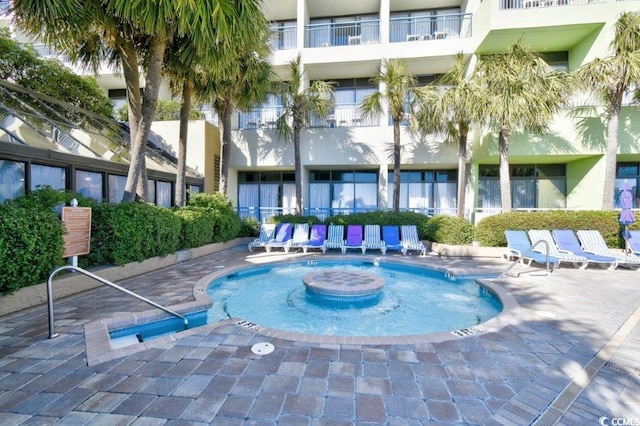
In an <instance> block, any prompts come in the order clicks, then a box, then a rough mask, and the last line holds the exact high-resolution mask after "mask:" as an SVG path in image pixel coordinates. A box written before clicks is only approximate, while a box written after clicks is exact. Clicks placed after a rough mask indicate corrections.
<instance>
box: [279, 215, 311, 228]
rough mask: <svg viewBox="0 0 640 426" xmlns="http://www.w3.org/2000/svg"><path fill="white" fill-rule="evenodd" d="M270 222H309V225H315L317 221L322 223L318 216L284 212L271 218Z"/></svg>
mask: <svg viewBox="0 0 640 426" xmlns="http://www.w3.org/2000/svg"><path fill="white" fill-rule="evenodd" d="M269 222H271V223H276V224H277V223H308V224H309V226H311V225H315V224H317V223H322V221H321V220H320V219H318V218H317V217H316V216H302V215H298V214H282V215H277V216H273V217H272V218H271V220H269Z"/></svg>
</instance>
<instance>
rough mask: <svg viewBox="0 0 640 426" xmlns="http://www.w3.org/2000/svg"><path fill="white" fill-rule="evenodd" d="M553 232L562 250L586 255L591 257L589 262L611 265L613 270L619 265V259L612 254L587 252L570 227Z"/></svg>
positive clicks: (610, 267)
mask: <svg viewBox="0 0 640 426" xmlns="http://www.w3.org/2000/svg"><path fill="white" fill-rule="evenodd" d="M551 234H552V235H553V239H554V240H555V241H556V244H557V246H558V248H559V249H560V250H564V251H567V252H570V253H572V254H575V255H577V256H584V257H586V258H587V259H589V263H595V264H599V265H610V266H609V268H608V269H609V270H613V269H615V268H616V267H617V266H618V261H617V260H616V258H615V257H612V256H600V255H597V254H594V253H589V252H586V251H584V250H583V249H582V247H581V246H580V241H578V237H576V234H574V233H573V231H572V230H570V229H554V230H553V231H552V232H551Z"/></svg>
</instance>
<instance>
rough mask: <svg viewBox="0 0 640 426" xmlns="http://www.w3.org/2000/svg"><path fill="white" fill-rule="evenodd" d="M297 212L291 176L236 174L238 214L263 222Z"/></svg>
mask: <svg viewBox="0 0 640 426" xmlns="http://www.w3.org/2000/svg"><path fill="white" fill-rule="evenodd" d="M295 211H296V184H295V173H294V172H239V173H238V213H239V215H240V217H242V218H246V217H253V218H256V219H257V220H259V221H260V222H266V221H267V220H268V219H269V218H270V217H271V216H274V215H276V214H293V213H295Z"/></svg>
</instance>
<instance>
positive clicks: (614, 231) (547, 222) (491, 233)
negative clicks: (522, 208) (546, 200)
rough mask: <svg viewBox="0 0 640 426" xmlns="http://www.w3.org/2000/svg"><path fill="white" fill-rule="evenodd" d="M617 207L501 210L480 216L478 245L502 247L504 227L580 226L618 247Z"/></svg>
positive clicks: (477, 227)
mask: <svg viewBox="0 0 640 426" xmlns="http://www.w3.org/2000/svg"><path fill="white" fill-rule="evenodd" d="M619 215H620V213H619V212H617V211H592V210H589V211H561V210H552V211H545V212H531V213H527V212H512V213H502V214H497V215H493V216H489V217H486V218H484V219H482V220H481V221H480V222H479V223H478V225H477V226H476V236H475V238H476V240H477V241H478V242H479V243H480V245H482V246H487V247H505V246H506V245H507V240H506V238H505V236H504V231H505V230H524V231H528V230H530V229H550V230H553V229H571V230H573V231H577V230H580V229H593V230H598V231H600V233H601V234H602V236H603V237H604V239H605V241H606V242H607V244H608V245H609V247H612V248H615V247H618V248H622V247H624V241H623V240H622V237H621V234H620V232H621V228H620V223H618V216H619Z"/></svg>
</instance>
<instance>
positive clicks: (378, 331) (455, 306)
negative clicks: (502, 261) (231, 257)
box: [207, 260, 502, 336]
mask: <svg viewBox="0 0 640 426" xmlns="http://www.w3.org/2000/svg"><path fill="white" fill-rule="evenodd" d="M318 270H328V271H341V272H345V273H347V272H366V273H369V274H371V273H373V274H376V275H379V276H381V277H382V278H383V279H384V280H385V285H384V287H383V289H382V291H381V293H380V294H379V296H377V297H375V298H373V299H372V298H369V299H365V300H362V301H358V300H351V301H336V300H327V299H325V298H323V297H321V296H320V295H318V294H314V292H310V291H308V290H307V289H306V288H305V286H304V285H303V282H302V277H303V276H305V275H306V274H309V273H312V272H314V271H318ZM207 295H208V296H209V298H210V299H211V300H212V301H213V306H212V307H211V308H210V309H209V312H208V319H207V322H209V323H212V322H216V321H220V320H223V319H227V318H242V319H243V320H245V321H249V322H250V323H253V324H259V325H260V326H264V327H269V328H272V329H276V330H283V331H288V332H293V333H306V334H313V335H326V336H406V335H415V334H426V333H435V332H442V331H453V330H458V329H464V328H468V327H473V326H475V325H477V324H480V323H483V322H485V321H487V320H489V319H491V318H493V317H495V316H496V315H498V314H499V313H500V311H501V310H502V305H501V303H500V301H499V300H498V298H497V297H496V296H495V295H494V294H493V292H491V291H489V290H487V289H486V288H485V287H483V286H480V285H478V284H477V283H476V282H475V280H474V279H473V278H471V277H467V278H464V279H460V278H458V279H454V280H452V279H448V278H447V277H446V275H445V274H444V272H441V271H436V270H433V269H428V268H423V267H419V266H416V265H406V264H398V263H394V262H387V261H384V262H382V261H376V262H363V261H346V260H341V261H312V262H308V261H307V262H301V263H290V264H285V265H270V266H259V267H253V268H250V269H244V270H240V271H236V272H233V273H230V274H228V275H225V276H223V277H220V278H218V279H215V280H213V281H211V282H210V283H209V285H208V287H207Z"/></svg>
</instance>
